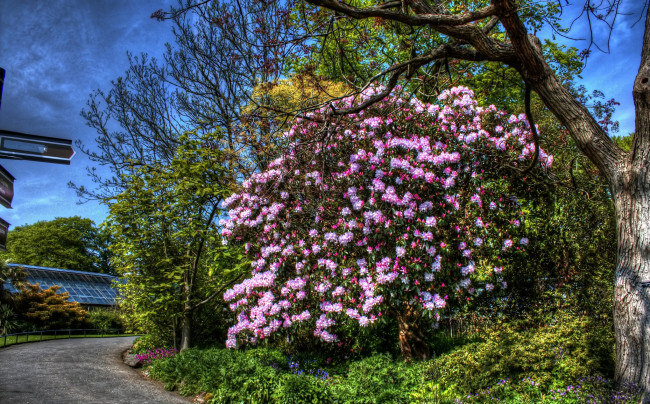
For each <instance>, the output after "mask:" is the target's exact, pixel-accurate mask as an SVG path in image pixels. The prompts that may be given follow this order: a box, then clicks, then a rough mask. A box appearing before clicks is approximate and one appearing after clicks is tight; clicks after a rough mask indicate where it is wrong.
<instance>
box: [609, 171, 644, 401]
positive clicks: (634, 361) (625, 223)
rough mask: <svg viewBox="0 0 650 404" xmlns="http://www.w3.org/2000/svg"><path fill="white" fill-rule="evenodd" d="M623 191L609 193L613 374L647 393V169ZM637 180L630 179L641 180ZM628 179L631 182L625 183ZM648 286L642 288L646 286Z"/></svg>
mask: <svg viewBox="0 0 650 404" xmlns="http://www.w3.org/2000/svg"><path fill="white" fill-rule="evenodd" d="M632 171H633V172H631V173H630V175H629V176H630V177H632V178H631V180H632V181H629V182H628V184H626V185H627V186H625V187H624V189H621V190H615V191H614V190H613V191H614V192H613V193H614V197H615V204H616V230H617V233H618V251H617V259H616V283H615V291H614V329H615V332H616V375H615V382H616V385H617V386H619V387H623V386H625V385H627V384H634V385H636V386H640V387H641V388H643V389H644V391H645V392H646V394H647V392H648V391H650V288H648V287H647V285H644V282H648V281H650V183H649V182H648V178H645V177H647V173H648V170H647V169H642V170H639V169H638V168H636V169H635V170H632ZM639 171H641V173H643V175H640V177H641V178H640V179H638V180H636V181H635V180H634V179H635V178H634V177H637V176H639V174H641V173H640V172H639ZM628 180H630V179H628ZM644 286H646V287H644Z"/></svg>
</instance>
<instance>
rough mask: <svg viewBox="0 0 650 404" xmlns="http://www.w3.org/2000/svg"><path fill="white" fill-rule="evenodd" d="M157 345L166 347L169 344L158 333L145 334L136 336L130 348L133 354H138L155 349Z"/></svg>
mask: <svg viewBox="0 0 650 404" xmlns="http://www.w3.org/2000/svg"><path fill="white" fill-rule="evenodd" d="M157 347H164V348H167V347H169V345H168V344H167V342H166V341H165V340H164V339H163V338H161V337H160V336H158V335H154V334H145V335H143V336H141V337H138V338H136V340H135V341H134V343H133V347H132V348H131V350H132V351H133V353H135V354H140V353H144V352H147V351H151V350H153V349H156V348H157Z"/></svg>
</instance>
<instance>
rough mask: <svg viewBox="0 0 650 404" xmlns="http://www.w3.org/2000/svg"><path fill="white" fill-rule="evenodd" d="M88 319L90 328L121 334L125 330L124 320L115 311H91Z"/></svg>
mask: <svg viewBox="0 0 650 404" xmlns="http://www.w3.org/2000/svg"><path fill="white" fill-rule="evenodd" d="M88 317H89V320H90V326H91V327H92V328H95V329H98V330H102V331H108V330H119V331H120V332H123V331H124V329H125V325H124V320H123V319H122V317H121V316H120V313H119V312H117V311H116V310H110V309H109V310H103V309H97V310H93V311H91V312H90V313H89V314H88Z"/></svg>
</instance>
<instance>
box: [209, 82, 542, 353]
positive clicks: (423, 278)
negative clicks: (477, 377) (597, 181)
mask: <svg viewBox="0 0 650 404" xmlns="http://www.w3.org/2000/svg"><path fill="white" fill-rule="evenodd" d="M373 91H374V90H373V89H369V90H366V92H365V94H363V95H362V97H361V99H360V100H358V101H360V102H363V101H364V100H365V99H367V97H369V96H370V95H372V92H373ZM472 97H473V93H472V92H471V91H470V90H468V89H467V88H462V87H458V88H454V89H451V90H449V91H445V92H444V93H442V94H441V95H440V97H439V101H440V105H434V104H423V103H422V102H420V101H419V100H417V99H415V98H412V99H404V98H399V97H395V96H391V97H388V98H386V99H385V100H384V102H381V103H378V104H376V105H374V106H372V107H370V108H369V109H366V110H365V111H363V112H360V113H358V114H352V115H347V116H343V117H340V116H339V117H337V116H330V115H328V112H330V111H331V108H346V107H350V106H351V105H353V104H354V102H355V101H354V100H352V99H351V98H350V99H343V100H341V101H339V102H338V103H333V104H332V105H330V106H327V107H324V108H322V109H321V110H318V111H315V112H312V113H310V114H309V115H308V116H307V118H305V119H296V121H295V123H294V124H293V126H292V127H291V128H290V130H289V131H288V132H286V133H285V136H286V137H287V138H288V141H289V143H290V147H289V149H288V150H287V153H286V154H285V155H283V156H282V157H280V158H278V159H277V160H275V161H274V162H272V163H271V164H269V166H268V169H267V170H266V171H264V172H260V173H256V174H255V175H253V176H252V177H251V178H248V179H247V180H246V181H244V183H243V184H242V187H241V190H240V191H239V192H238V193H235V194H233V195H232V196H231V197H229V198H228V199H227V200H226V201H225V205H226V206H227V207H228V208H229V209H230V210H229V216H230V217H229V219H228V220H225V221H223V222H222V223H221V224H222V226H223V236H224V237H225V238H226V239H227V240H229V241H230V242H236V243H245V245H246V250H247V253H248V254H249V255H250V257H251V259H252V260H253V263H252V265H253V269H252V275H251V277H250V278H248V279H246V280H245V281H243V282H242V283H240V284H238V285H235V286H234V287H233V288H232V289H230V290H228V291H227V292H226V293H225V294H224V299H225V300H226V301H227V302H230V308H231V309H232V310H233V311H235V312H236V313H237V323H236V325H234V326H233V327H231V328H230V329H229V332H228V336H229V337H228V341H227V346H228V347H231V348H232V347H236V346H237V344H238V342H253V343H254V342H256V341H258V340H259V339H263V338H267V337H269V336H270V335H271V334H273V333H276V332H279V331H281V330H283V329H290V328H291V327H309V328H310V329H311V330H313V334H314V335H315V336H316V337H318V338H320V339H322V340H324V341H336V340H337V335H336V326H337V325H340V324H342V323H344V322H347V321H354V322H357V323H358V324H359V325H360V326H362V327H366V326H368V325H370V324H372V323H373V322H375V321H376V320H377V319H378V318H379V317H381V316H385V315H391V316H395V319H396V320H397V321H398V322H399V325H400V344H401V348H402V353H403V354H404V355H406V356H410V355H422V352H421V348H418V347H417V346H415V345H417V343H418V340H421V338H420V337H419V334H418V332H419V331H418V330H417V327H416V325H417V324H416V323H417V321H416V320H417V318H419V317H420V316H422V315H423V314H424V315H430V316H432V317H437V316H439V312H440V311H441V310H442V309H443V308H445V306H447V305H448V304H450V303H452V302H454V301H455V300H457V299H466V298H468V297H469V296H471V295H472V294H476V293H486V292H489V291H490V290H492V289H494V288H499V287H505V286H506V285H505V283H504V282H503V279H502V276H501V271H502V267H503V262H502V261H503V257H504V256H505V255H506V254H510V253H512V252H513V251H517V250H521V249H523V248H524V247H525V245H526V244H527V243H528V239H527V238H525V237H524V235H523V234H522V227H523V226H521V223H522V221H523V216H522V215H523V212H522V207H521V206H520V205H519V202H518V199H517V198H516V197H515V195H510V191H511V190H510V187H509V186H508V183H509V182H508V181H506V180H505V179H504V178H505V175H506V174H504V173H505V172H510V173H512V171H513V168H512V167H513V166H514V167H519V168H521V169H523V168H524V167H526V166H527V165H529V164H530V160H531V159H532V156H533V154H534V152H535V146H534V144H533V143H532V135H531V134H530V132H529V126H528V122H527V121H526V119H525V116H524V115H521V116H514V115H512V116H509V115H507V114H505V113H503V112H501V111H498V110H496V108H494V107H489V108H481V107H478V106H477V103H476V101H475V100H474V99H473V98H472ZM539 153H540V154H539V163H540V165H541V166H542V167H548V166H549V165H550V164H551V163H552V156H547V155H546V154H545V153H544V151H542V150H540V152H539ZM508 170H509V171H508ZM519 181H523V180H522V179H519ZM519 188H521V187H519ZM420 342H421V341H420Z"/></svg>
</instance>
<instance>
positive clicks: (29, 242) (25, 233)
mask: <svg viewBox="0 0 650 404" xmlns="http://www.w3.org/2000/svg"><path fill="white" fill-rule="evenodd" d="M108 244H109V239H108V238H107V236H106V235H105V234H104V233H103V232H102V230H100V229H99V228H97V227H96V226H95V223H94V222H93V221H92V220H90V219H84V218H81V217H79V216H73V217H59V218H56V219H54V220H50V221H45V220H42V221H38V222H36V223H33V224H29V225H24V226H18V227H16V228H15V229H13V230H11V231H10V232H9V235H8V236H7V252H6V253H2V254H0V256H1V257H2V258H3V259H9V260H10V261H11V262H14V263H17V264H24V265H37V266H45V267H54V268H63V269H73V270H78V271H88V272H101V273H112V269H111V265H110V256H109V255H108Z"/></svg>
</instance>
